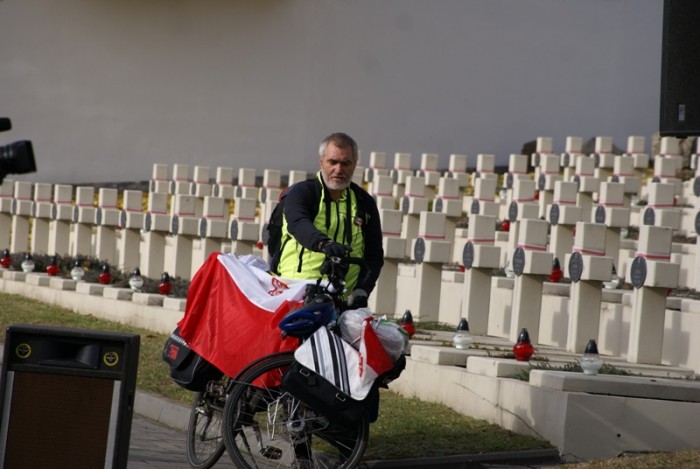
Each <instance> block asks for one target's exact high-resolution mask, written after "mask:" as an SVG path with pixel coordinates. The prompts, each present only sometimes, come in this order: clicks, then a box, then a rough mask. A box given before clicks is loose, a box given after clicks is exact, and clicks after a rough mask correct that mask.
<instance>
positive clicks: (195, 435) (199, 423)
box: [187, 376, 229, 469]
mask: <svg viewBox="0 0 700 469" xmlns="http://www.w3.org/2000/svg"><path fill="white" fill-rule="evenodd" d="M228 382H229V379H228V377H226V376H224V377H222V378H221V379H220V380H218V381H209V383H207V387H206V390H204V391H202V392H198V393H197V394H196V395H195V397H194V403H193V404H192V409H191V410H190V418H189V421H188V424H187V461H188V462H189V463H190V466H192V467H193V468H195V469H209V468H210V467H212V466H214V464H216V463H217V462H218V461H219V458H221V456H222V455H223V454H224V451H226V447H225V445H224V440H223V433H222V422H223V412H224V406H225V404H226V388H227V387H228Z"/></svg>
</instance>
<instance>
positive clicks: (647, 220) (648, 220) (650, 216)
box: [644, 207, 656, 226]
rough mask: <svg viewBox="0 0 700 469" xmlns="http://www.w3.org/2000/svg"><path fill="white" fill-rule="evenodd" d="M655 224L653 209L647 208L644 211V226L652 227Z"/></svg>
mask: <svg viewBox="0 0 700 469" xmlns="http://www.w3.org/2000/svg"><path fill="white" fill-rule="evenodd" d="M655 223H656V213H654V209H653V208H651V207H647V209H646V210H644V224H645V225H652V226H653V225H654V224H655Z"/></svg>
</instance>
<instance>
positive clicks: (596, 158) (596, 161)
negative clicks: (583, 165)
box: [593, 153, 600, 168]
mask: <svg viewBox="0 0 700 469" xmlns="http://www.w3.org/2000/svg"><path fill="white" fill-rule="evenodd" d="M593 166H595V167H596V168H599V167H600V155H599V154H598V153H594V154H593Z"/></svg>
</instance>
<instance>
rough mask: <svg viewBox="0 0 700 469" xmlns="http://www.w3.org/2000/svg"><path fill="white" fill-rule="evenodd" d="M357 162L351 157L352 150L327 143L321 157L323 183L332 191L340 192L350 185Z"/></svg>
mask: <svg viewBox="0 0 700 469" xmlns="http://www.w3.org/2000/svg"><path fill="white" fill-rule="evenodd" d="M356 165H357V162H356V161H355V160H354V159H353V157H352V148H350V147H347V148H338V147H337V146H335V145H334V144H333V143H329V144H328V146H327V147H326V151H325V153H323V156H322V157H321V175H322V177H323V182H325V183H326V186H327V187H328V189H330V190H332V191H342V190H344V189H345V188H346V187H348V186H349V185H350V181H352V173H353V172H354V171H355V166H356Z"/></svg>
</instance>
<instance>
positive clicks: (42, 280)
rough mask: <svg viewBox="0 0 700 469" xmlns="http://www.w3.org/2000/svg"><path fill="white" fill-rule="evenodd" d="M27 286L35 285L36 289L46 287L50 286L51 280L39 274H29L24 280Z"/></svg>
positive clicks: (45, 275)
mask: <svg viewBox="0 0 700 469" xmlns="http://www.w3.org/2000/svg"><path fill="white" fill-rule="evenodd" d="M24 281H25V282H27V284H28V285H35V286H37V287H48V286H49V285H50V284H51V278H50V277H49V276H48V275H47V274H41V273H29V274H27V276H26V278H25V279H24Z"/></svg>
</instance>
